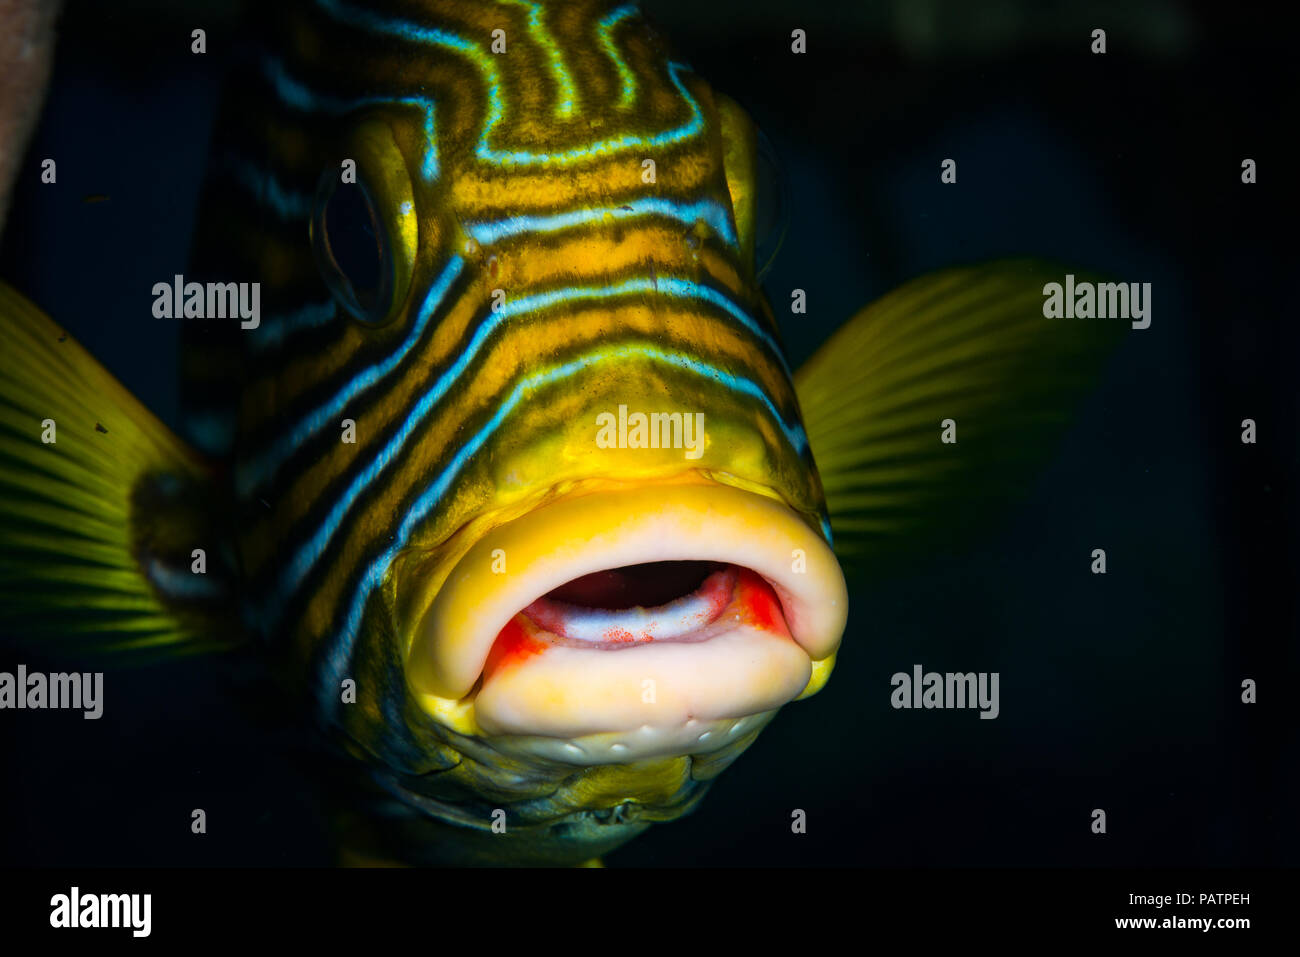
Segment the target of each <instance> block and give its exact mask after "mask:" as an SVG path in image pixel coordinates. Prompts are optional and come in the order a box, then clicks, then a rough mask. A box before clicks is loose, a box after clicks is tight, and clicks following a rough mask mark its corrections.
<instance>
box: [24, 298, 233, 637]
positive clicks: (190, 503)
mask: <svg viewBox="0 0 1300 957" xmlns="http://www.w3.org/2000/svg"><path fill="white" fill-rule="evenodd" d="M0 342H3V343H4V352H3V359H2V360H0V372H2V375H0V622H2V623H3V630H4V631H5V632H7V633H9V634H10V635H11V636H13V637H17V638H23V637H27V636H34V635H41V636H49V637H56V636H57V637H60V638H64V639H71V640H73V641H75V642H76V643H77V644H78V645H79V646H81V647H83V648H85V649H93V650H112V649H120V648H132V649H149V650H152V651H164V652H169V653H170V652H183V651H190V650H195V649H197V648H200V647H206V646H217V645H218V644H221V645H224V644H228V643H229V641H230V636H231V635H232V634H237V633H238V632H237V629H236V626H235V625H234V623H233V621H232V620H231V619H230V616H231V610H230V609H231V607H232V605H233V602H232V600H231V588H232V580H233V576H232V575H231V574H230V572H229V568H230V566H231V561H230V559H229V557H228V555H227V549H226V548H225V546H224V545H223V541H222V540H221V539H219V538H217V537H216V536H217V531H218V530H219V529H220V528H221V524H220V522H219V521H216V520H214V518H213V514H212V508H213V495H212V494H211V488H210V474H209V470H208V467H207V466H206V465H205V464H204V463H203V462H202V460H201V459H200V458H199V457H198V456H197V455H196V454H195V453H193V452H192V451H190V450H189V449H188V448H187V447H186V446H185V445H184V443H182V442H181V441H180V440H179V439H178V438H176V437H175V436H174V435H173V434H172V433H171V432H170V431H169V430H168V429H167V428H166V427H165V426H164V425H163V424H162V423H161V422H159V421H158V419H157V418H156V417H154V415H153V414H152V413H150V412H149V410H148V409H146V408H145V407H144V406H143V405H141V404H140V403H139V402H138V401H137V400H136V399H135V398H134V397H132V396H131V395H130V394H129V393H128V392H127V391H126V390H125V389H124V388H123V387H122V386H121V384H120V383H118V382H117V380H116V379H114V378H113V376H112V375H111V374H110V373H109V372H108V371H107V370H106V369H105V368H104V367H103V366H101V365H100V364H99V363H98V362H96V361H95V359H94V358H93V357H92V356H91V355H90V354H89V353H88V352H86V350H85V349H83V348H82V347H81V346H79V345H78V344H77V343H76V342H74V341H73V340H72V338H71V337H70V336H68V335H67V334H66V333H65V332H64V331H63V330H62V329H60V328H59V327H58V326H57V325H56V324H55V323H54V322H52V321H51V320H50V319H49V318H48V317H47V316H45V315H44V314H43V313H42V312H41V311H40V310H39V309H37V308H36V307H35V306H34V305H33V304H32V303H30V302H29V301H28V300H27V299H25V298H24V297H23V296H21V295H20V294H18V293H17V292H15V291H14V290H13V289H12V288H11V287H10V286H8V285H6V284H5V283H2V282H0Z"/></svg>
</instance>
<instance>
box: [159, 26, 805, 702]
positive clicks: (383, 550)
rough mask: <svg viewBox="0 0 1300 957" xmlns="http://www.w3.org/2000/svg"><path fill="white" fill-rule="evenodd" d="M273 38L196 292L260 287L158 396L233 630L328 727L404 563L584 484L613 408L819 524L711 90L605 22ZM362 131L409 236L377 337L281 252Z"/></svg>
mask: <svg viewBox="0 0 1300 957" xmlns="http://www.w3.org/2000/svg"><path fill="white" fill-rule="evenodd" d="M275 16H276V19H274V20H273V21H272V22H270V23H269V24H268V25H267V33H266V37H265V41H264V45H263V47H262V51H263V52H260V53H258V54H257V59H256V64H255V67H256V68H255V69H251V70H247V71H242V72H243V74H244V75H246V76H247V78H248V79H247V88H246V89H243V90H242V91H240V92H239V93H237V94H236V95H235V96H234V97H233V98H232V100H231V105H230V107H229V108H228V112H227V116H226V118H225V123H224V126H225V128H226V131H227V132H226V135H225V136H224V137H223V139H222V142H221V143H220V144H219V145H218V152H217V161H216V163H215V164H214V167H213V185H212V201H211V203H210V204H209V207H208V213H207V214H206V221H205V222H204V223H203V224H201V231H202V234H204V235H205V236H207V237H208V240H207V246H206V248H205V249H203V250H201V254H202V255H203V257H204V259H203V261H204V262H206V264H207V266H206V270H207V271H209V272H212V273H214V274H217V273H221V272H222V271H225V274H226V275H229V272H230V271H236V273H237V274H238V275H239V276H241V277H244V278H246V277H248V276H249V274H250V273H251V274H252V275H254V276H256V277H257V278H258V279H259V280H260V281H261V282H262V304H263V305H262V308H263V317H262V322H261V327H260V328H259V329H257V330H254V331H249V332H241V331H239V330H238V329H237V328H236V329H233V330H232V329H231V328H229V325H230V324H227V326H226V327H222V328H219V329H218V328H216V327H215V326H210V327H207V328H202V329H201V330H200V331H199V332H197V333H195V335H194V341H193V342H191V343H190V348H189V350H188V352H187V357H186V368H185V371H186V374H187V377H188V378H189V380H190V382H191V384H192V391H191V394H190V395H189V396H188V399H189V400H190V402H191V404H192V409H193V413H194V418H193V422H194V423H195V424H196V428H195V429H193V430H192V436H193V437H194V438H195V439H196V441H199V442H200V443H201V444H203V445H204V446H205V447H206V448H208V449H209V450H210V451H213V452H217V453H228V454H229V455H231V457H232V459H233V467H232V469H231V475H232V481H233V483H234V490H235V493H236V496H237V498H238V500H239V502H240V503H241V505H240V508H241V519H242V521H241V535H242V536H243V538H242V542H241V560H242V563H243V567H244V574H245V575H246V577H247V579H248V581H249V583H250V585H249V595H250V598H249V602H250V606H249V609H250V610H249V611H248V612H247V614H248V615H249V617H250V619H251V620H255V621H257V622H258V623H259V625H260V627H261V628H262V629H263V630H264V631H265V633H266V634H267V635H268V636H276V637H277V638H278V637H280V636H288V637H289V638H290V639H291V641H292V646H293V647H294V648H296V649H297V651H298V653H299V654H300V655H301V656H303V657H305V658H306V659H307V660H308V661H309V662H310V665H311V668H312V669H313V675H314V678H315V681H316V682H317V684H318V687H319V689H320V700H321V701H322V703H323V705H324V706H326V707H327V709H328V707H329V702H334V701H337V700H338V696H337V681H338V680H339V679H340V678H341V677H342V676H344V675H347V674H351V673H354V668H355V667H356V656H357V655H358V654H359V653H361V650H360V645H361V644H364V643H365V642H366V641H370V640H373V641H376V642H378V641H380V640H381V639H380V638H379V637H375V638H370V637H368V636H371V635H381V636H382V635H386V634H387V629H386V628H385V627H384V626H383V625H382V622H384V621H388V620H391V609H390V608H389V605H390V603H391V601H392V596H391V595H388V594H387V593H386V592H385V589H384V587H383V586H384V583H385V582H386V581H387V580H389V576H390V573H391V571H392V569H393V567H394V563H395V561H397V560H398V559H399V558H400V557H401V556H402V555H403V553H404V551H405V550H407V549H431V548H435V547H437V546H438V545H439V544H440V543H442V542H444V541H445V540H446V539H447V538H448V536H449V535H450V534H451V533H452V532H454V531H455V530H456V529H458V528H460V527H462V526H463V525H465V523H466V522H468V521H471V520H472V519H473V518H474V517H475V516H476V515H481V514H483V513H484V512H485V511H487V510H490V509H493V508H497V507H500V506H502V505H503V504H506V503H508V502H512V501H521V500H524V499H526V498H527V496H528V495H531V494H536V493H537V492H538V491H540V490H541V489H542V488H543V487H545V486H546V485H548V484H554V483H556V482H560V481H580V480H583V479H585V478H591V477H597V476H600V475H605V474H608V471H609V460H608V459H601V458H600V457H598V456H594V455H587V454H585V453H586V452H588V451H590V450H591V449H592V448H593V446H594V436H595V426H594V422H595V415H596V413H597V412H599V411H605V410H611V409H614V408H616V407H617V405H618V404H619V403H620V402H624V403H630V404H632V405H633V407H640V408H645V409H648V410H669V409H675V410H690V411H703V412H704V413H705V415H706V419H707V421H708V423H709V431H710V434H711V436H714V438H715V439H716V440H717V441H716V447H714V448H711V449H710V451H709V453H708V455H706V457H705V459H704V460H703V461H702V462H701V463H691V464H692V465H696V464H698V465H699V466H700V467H703V468H709V469H716V470H719V471H727V472H730V473H732V474H736V475H738V476H740V477H741V478H742V479H744V480H748V481H753V482H758V483H763V484H767V485H769V486H772V487H775V488H776V489H777V490H778V491H779V492H781V494H783V495H784V496H785V497H786V498H787V500H788V501H790V502H791V503H792V504H794V505H795V506H796V507H798V508H801V509H803V510H804V511H805V512H806V513H807V514H808V515H810V516H811V517H813V518H814V519H815V518H818V517H820V518H822V519H823V521H824V510H823V508H822V501H821V492H820V488H819V486H818V483H817V479H816V476H815V472H814V470H813V468H812V463H811V458H810V456H809V453H808V443H807V438H806V436H805V435H804V432H803V427H802V424H801V422H800V418H799V413H798V408H797V403H796V400H795V397H794V392H793V387H792V385H791V382H790V372H789V369H788V368H787V366H786V364H785V360H784V358H783V357H782V355H781V350H780V347H779V344H778V343H777V341H776V338H775V328H774V323H773V321H772V317H771V314H770V311H769V309H768V307H767V305H766V303H765V301H764V299H763V297H762V294H761V292H760V291H759V290H758V289H757V288H756V285H755V283H754V280H753V264H752V263H748V262H743V261H742V260H741V252H740V250H741V248H742V244H741V238H740V237H738V236H737V228H736V222H735V217H734V215H733V213H732V208H731V199H730V194H729V192H728V187H727V182H726V176H725V172H724V169H723V144H722V141H721V137H720V132H719V123H718V119H717V112H716V107H715V105H714V101H713V97H712V93H711V91H710V90H709V89H708V87H707V86H706V85H705V84H704V83H703V82H702V81H701V80H700V79H699V78H698V77H696V76H695V75H694V74H692V73H691V71H690V70H689V68H688V67H686V66H685V65H683V64H681V63H678V62H675V61H673V60H671V59H669V58H668V57H667V56H666V55H665V54H664V53H663V52H662V50H661V49H660V46H659V42H658V41H657V40H656V39H655V38H654V35H653V34H652V33H651V32H650V31H649V30H648V28H647V27H646V25H645V23H644V21H643V19H642V17H641V15H640V13H639V12H638V11H637V10H636V9H635V8H634V7H632V6H626V5H625V6H611V5H609V4H603V3H595V2H587V0H578V2H565V3H554V4H548V3H536V2H526V0H509V2H501V3H463V2H460V3H445V2H419V0H404V2H393V3H387V4H382V5H379V4H369V5H365V6H362V5H361V4H360V3H357V2H352V0H312V2H306V3H303V4H300V5H298V6H296V7H295V8H294V9H293V10H292V11H289V12H285V13H280V14H276V15H275ZM497 30H500V31H504V40H505V43H506V51H505V52H504V53H494V52H493V49H492V47H493V41H494V31H497ZM498 36H499V35H498ZM362 116H371V117H382V118H383V119H384V120H385V121H386V123H387V128H389V129H391V130H392V131H393V139H394V143H395V144H396V146H395V147H394V149H393V157H392V158H394V159H395V160H396V161H397V162H398V165H399V166H404V167H405V169H406V171H407V177H408V179H409V182H408V183H405V184H403V189H408V190H409V194H410V196H411V199H410V200H409V201H407V203H406V204H404V208H403V209H400V210H393V209H385V210H383V211H381V216H383V217H385V218H387V217H390V216H391V217H394V221H396V219H395V218H396V217H398V216H401V215H413V216H415V217H416V218H417V219H418V245H417V246H416V248H414V249H413V250H410V252H411V267H410V273H411V280H410V285H409V289H403V290H400V291H399V297H400V300H401V305H400V306H399V308H397V309H396V310H395V312H396V314H395V316H394V317H393V319H392V321H390V322H388V323H385V324H382V325H380V326H377V327H367V326H365V325H363V324H362V323H360V322H358V321H356V320H354V319H352V318H351V317H350V316H349V315H348V313H347V312H346V311H345V310H344V309H342V308H340V307H337V306H336V305H335V304H334V303H333V302H332V300H331V298H330V295H329V292H328V290H327V288H326V287H325V285H324V283H323V282H322V280H321V279H320V277H319V274H318V272H317V268H316V265H315V262H314V260H313V258H312V254H311V250H310V244H309V242H308V239H307V223H308V219H309V217H310V215H311V211H312V207H313V202H314V199H313V197H314V195H315V190H316V184H317V183H318V182H319V180H320V177H321V174H322V171H323V170H325V169H327V168H329V167H330V166H331V164H333V163H335V162H336V160H337V157H339V156H340V155H346V154H341V153H340V152H339V151H340V150H341V149H343V148H345V147H344V146H343V144H345V143H347V142H348V140H347V136H348V135H349V134H350V133H351V132H352V131H353V130H355V129H356V128H357V124H358V122H359V118H360V117H362ZM646 159H651V160H653V161H654V163H655V168H656V181H655V182H652V183H647V182H645V181H644V179H643V170H644V166H643V161H644V160H646ZM358 166H359V170H360V174H361V177H362V179H363V181H364V180H365V178H366V175H367V174H366V170H365V168H364V164H363V163H361V162H360V161H359V163H358ZM408 205H409V208H405V207H406V206H408ZM199 278H202V277H199ZM495 290H502V292H503V294H504V298H503V299H501V298H498V297H495V296H494V291H495ZM232 410H233V411H232ZM344 419H351V420H353V421H354V422H355V433H356V441H355V444H347V443H344V442H342V441H340V436H341V423H342V421H343V420H344ZM724 439H725V441H723V440H724ZM542 449H546V450H547V452H546V455H545V457H543V456H542V453H541V450H542ZM675 467H676V468H678V469H681V468H684V466H683V465H682V463H681V460H680V457H679V458H678V460H677V464H676V466H675ZM654 468H657V469H659V470H660V471H661V472H662V471H663V470H664V468H666V466H665V465H664V464H663V463H662V462H660V463H658V464H656V465H655V466H654ZM651 471H653V469H651ZM520 476H522V477H520ZM517 477H519V478H517ZM516 478H517V481H516ZM512 483H513V484H512ZM385 616H389V617H388V618H385ZM379 653H380V652H378V651H376V652H375V654H379Z"/></svg>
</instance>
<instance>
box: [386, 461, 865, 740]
mask: <svg viewBox="0 0 1300 957" xmlns="http://www.w3.org/2000/svg"><path fill="white" fill-rule="evenodd" d="M500 559H504V569H505V571H504V573H497V572H496V571H494V568H495V569H500V568H501V565H502V563H501V561H499V560H500ZM659 561H716V562H720V563H724V564H728V565H734V566H739V567H740V568H743V569H751V570H752V571H753V572H756V573H757V574H758V575H759V576H761V578H762V579H763V580H765V581H766V583H767V584H768V585H770V586H771V589H772V591H773V592H775V596H776V598H777V599H778V600H779V603H780V612H781V613H780V614H776V615H775V616H774V617H775V619H777V620H778V621H777V622H776V624H775V625H773V624H770V623H769V622H766V621H764V620H760V619H759V618H754V617H753V616H750V617H748V618H747V617H746V616H745V615H743V614H739V612H738V609H737V608H735V607H732V606H728V608H727V609H726V610H725V611H724V612H723V613H722V614H721V615H720V616H719V617H718V618H717V619H716V620H714V621H712V623H710V624H708V625H707V626H706V627H707V632H708V633H707V635H703V636H702V635H699V634H688V633H679V634H677V635H675V636H672V637H674V638H677V639H688V640H658V639H659V638H660V636H659V635H658V634H653V635H651V637H652V638H654V639H655V640H647V641H644V642H634V643H632V644H631V645H630V646H625V647H620V648H617V649H610V648H609V647H607V646H605V645H603V644H601V645H589V646H586V647H584V646H583V642H582V641H581V639H580V638H579V639H578V640H569V641H566V642H564V643H557V642H555V641H548V642H547V643H546V645H545V647H544V648H542V649H541V650H540V651H537V652H535V653H532V654H525V655H519V656H514V657H513V658H512V659H511V660H510V661H509V662H508V664H506V665H505V666H494V667H493V668H491V669H487V670H485V666H486V665H487V664H488V658H489V653H490V652H491V651H492V649H493V645H494V643H495V642H496V640H497V636H498V635H499V634H500V633H501V632H502V630H503V629H504V628H505V627H506V625H507V624H508V623H510V622H511V621H512V620H513V619H514V618H515V616H516V615H518V614H519V612H520V611H521V610H522V609H525V608H528V607H529V606H532V605H534V603H535V602H537V601H538V600H539V599H541V598H542V597H543V596H545V595H547V594H548V593H549V592H551V591H552V590H554V589H556V588H558V587H559V586H561V585H564V584H565V583H566V582H570V581H572V580H574V579H577V578H580V577H582V576H584V575H588V574H591V573H593V572H596V571H601V570H604V569H611V568H621V567H625V566H629V565H637V564H643V563H648V562H659ZM678 610H679V611H683V610H685V609H678ZM846 614H847V594H846V591H845V587H844V579H843V576H842V574H841V572H840V569H839V565H838V563H837V562H836V561H835V558H834V555H833V554H832V553H831V551H830V548H829V547H828V546H827V545H826V543H825V541H824V540H823V539H822V538H821V537H820V536H819V535H818V534H817V533H816V532H815V531H813V529H812V528H810V527H809V525H808V524H807V523H806V522H804V521H803V520H802V519H801V518H800V517H799V516H798V515H796V514H795V513H794V512H793V511H792V510H790V509H789V508H787V507H786V506H785V505H783V504H781V503H779V502H777V501H774V500H773V499H770V498H767V497H766V496H762V495H758V494H755V493H752V492H747V491H742V490H740V489H736V488H733V487H730V486H723V485H716V484H678V485H655V486H648V487H639V488H633V489H625V490H619V491H608V492H600V493H592V494H589V495H583V496H578V497H573V498H569V499H562V500H560V501H556V502H553V503H551V504H548V505H545V506H542V507H540V508H538V509H535V510H534V511H532V512H530V513H528V514H526V515H524V516H523V517H521V518H518V519H516V520H515V521H513V522H509V523H506V524H504V525H501V526H499V527H497V528H495V529H493V530H492V531H491V532H489V533H488V534H487V535H485V536H484V537H483V538H482V539H481V540H480V541H478V542H477V543H476V544H475V545H474V546H473V547H472V548H470V549H469V551H468V552H467V553H466V554H465V555H464V557H463V558H462V559H461V560H460V562H459V563H458V564H457V565H456V567H455V568H454V569H453V570H452V571H451V573H450V575H449V576H448V577H447V579H446V582H445V583H444V585H443V587H442V588H441V589H440V590H439V592H438V594H437V596H436V598H435V599H434V600H433V602H432V604H431V605H430V607H429V609H428V611H427V612H426V613H425V615H424V617H423V619H422V621H421V622H420V624H419V626H418V628H417V629H416V631H415V634H414V636H413V640H412V643H411V646H410V653H409V658H408V669H407V670H408V675H409V678H410V681H411V684H412V686H413V689H414V690H415V691H416V692H417V693H421V694H423V695H426V696H428V697H429V698H430V699H436V700H437V701H442V702H448V701H451V700H461V699H465V698H466V697H467V696H468V695H470V694H471V692H472V691H473V689H474V686H475V685H476V683H478V682H479V680H480V678H481V679H482V682H483V683H482V687H481V688H480V689H479V691H478V692H477V695H476V696H475V697H474V699H473V707H474V713H475V718H476V721H477V724H478V725H479V726H480V727H481V729H482V730H483V731H486V732H487V733H489V734H493V735H512V736H520V735H522V736H546V737H553V738H557V739H566V740H568V741H570V743H572V740H573V739H574V738H579V737H582V736H591V735H599V736H602V738H603V737H604V736H607V735H613V736H614V737H618V736H619V735H623V736H624V737H626V738H627V740H611V741H610V742H609V744H610V749H611V751H610V753H612V754H614V755H616V756H617V757H615V758H613V759H614V760H619V759H621V760H628V759H631V758H635V757H641V756H646V755H648V754H661V753H667V752H668V751H670V750H674V749H676V750H677V751H678V753H681V749H682V748H683V747H686V746H687V745H690V744H691V739H692V738H694V743H695V745H699V747H698V748H695V749H697V750H700V751H704V750H711V748H710V747H705V746H703V745H707V744H708V743H709V737H711V736H712V735H710V736H709V737H706V738H705V740H704V741H703V742H701V741H700V740H699V735H701V734H705V731H703V730H701V731H698V732H695V731H694V729H695V728H696V727H698V726H699V724H700V723H701V722H704V723H712V722H725V721H728V720H732V719H739V718H742V717H745V716H748V715H758V714H761V713H764V712H768V711H771V710H772V709H774V708H777V707H780V705H782V704H784V703H785V702H787V701H790V700H792V699H793V698H795V697H797V696H799V694H800V693H801V692H803V691H805V690H807V689H808V688H809V686H810V681H811V679H812V678H813V677H814V672H815V670H816V669H815V668H814V662H824V661H826V659H828V658H829V657H830V656H831V655H833V654H834V652H835V649H836V648H837V646H838V644H839V640H840V636H841V634H842V632H843V628H844V622H845V617H846ZM581 617H582V616H579V618H581ZM597 618H598V616H596V615H591V616H588V617H587V620H585V621H582V620H577V619H573V618H569V619H567V622H566V627H567V626H568V625H574V626H576V627H577V628H578V629H579V630H580V631H581V630H582V629H583V626H584V625H590V624H592V622H594V621H595V620H596V619H597ZM787 628H788V631H787ZM671 630H672V628H669V631H671ZM550 637H552V638H553V637H556V636H550ZM572 637H573V636H570V638H572ZM663 637H669V636H668V634H667V632H665V634H664V635H663ZM702 638H703V639H704V640H701V639H702ZM434 704H435V701H434V700H431V701H430V702H429V703H427V704H426V706H431V705H434ZM431 710H436V707H431ZM733 723H734V720H733ZM715 733H716V732H715ZM719 737H722V736H721V735H719ZM723 743H725V741H723V742H718V746H720V745H721V744H723ZM613 744H622V745H625V746H626V750H623V749H622V748H620V749H613V747H612V746H613ZM665 749H667V750H665Z"/></svg>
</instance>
